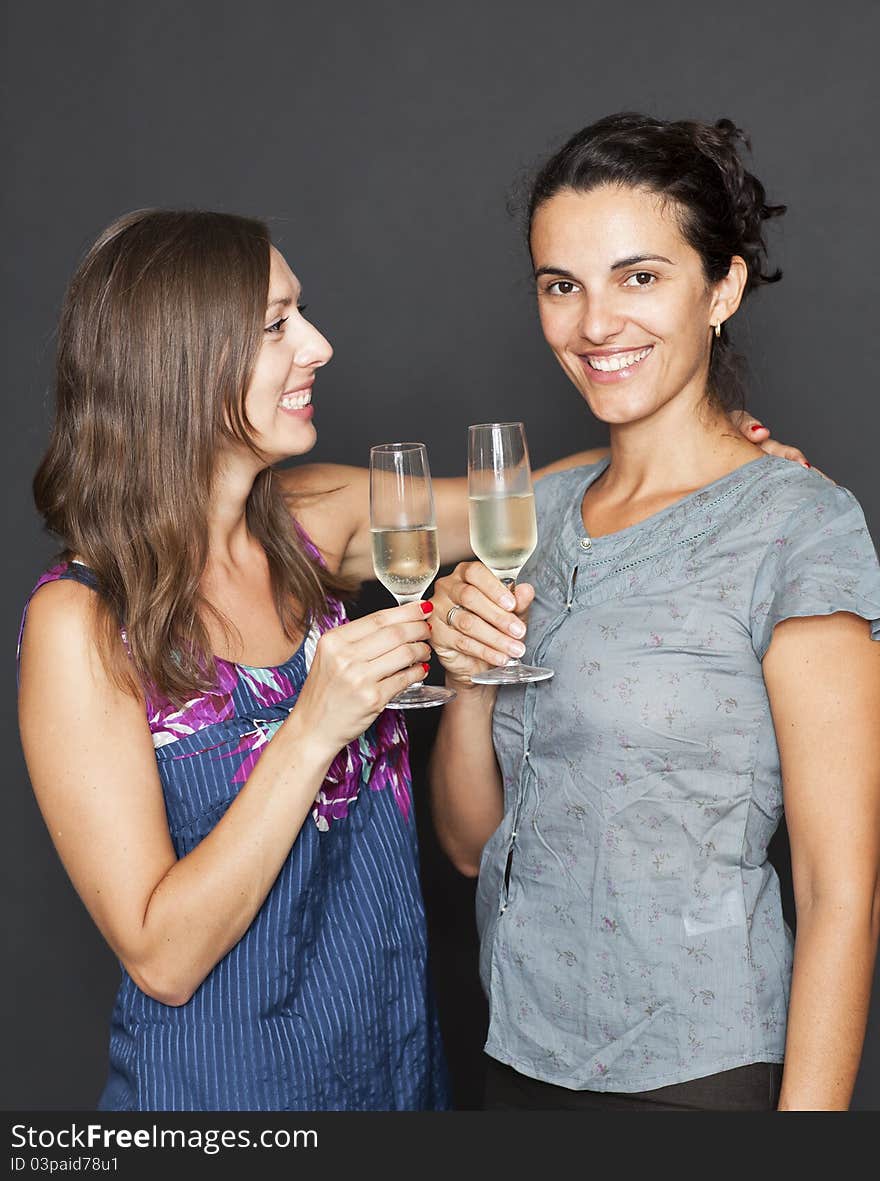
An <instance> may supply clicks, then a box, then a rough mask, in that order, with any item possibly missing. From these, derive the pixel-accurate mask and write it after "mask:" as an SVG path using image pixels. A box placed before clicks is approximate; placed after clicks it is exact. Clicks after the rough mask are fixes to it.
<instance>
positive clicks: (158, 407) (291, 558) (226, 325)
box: [34, 209, 351, 704]
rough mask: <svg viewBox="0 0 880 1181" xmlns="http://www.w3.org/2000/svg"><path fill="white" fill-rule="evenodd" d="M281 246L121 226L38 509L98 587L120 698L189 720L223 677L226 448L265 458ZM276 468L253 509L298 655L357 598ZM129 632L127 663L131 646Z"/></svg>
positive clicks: (105, 258) (70, 364) (62, 386)
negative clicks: (219, 489)
mask: <svg viewBox="0 0 880 1181" xmlns="http://www.w3.org/2000/svg"><path fill="white" fill-rule="evenodd" d="M270 244H271V243H270V238H269V231H268V229H267V228H266V226H265V225H263V224H262V223H261V222H259V221H253V220H250V219H248V218H243V217H236V216H233V215H231V214H225V213H210V212H204V211H175V210H165V209H146V210H139V211H137V212H135V213H129V214H127V215H126V216H124V217H121V218H119V220H117V221H115V222H114V223H113V224H112V225H110V226H108V227H107V229H106V230H104V232H103V233H102V234H101V236H100V237H99V238H98V240H97V242H95V244H94V246H92V248H91V250H89V252H88V254H87V255H86V257H85V259H84V260H83V262H82V264H81V265H80V267H79V269H78V270H77V272H76V274H75V275H74V277H73V280H72V281H71V284H70V287H69V289H68V292H67V296H66V299H65V302H64V308H63V311H62V315H61V322H60V326H59V332H58V349H57V361H56V376H55V398H56V405H55V420H54V425H53V428H52V433H51V438H50V442H49V447H48V450H47V452H46V455H45V456H44V458H43V460H42V462H41V464H40V466H39V468H38V470H37V473H36V476H35V477H34V500H35V502H36V506H37V510H38V511H39V512H40V514H41V515H42V517H43V519H44V521H45V523H46V526H47V528H48V529H49V530H50V531H51V532H52V533H54V534H55V535H56V536H57V537H58V538H59V539H60V540H61V542H62V545H63V550H62V554H61V557H62V559H67V560H69V559H70V558H72V557H73V556H74V555H76V556H78V557H79V558H80V559H81V560H82V561H83V562H85V564H86V565H87V566H89V567H90V568H91V570H92V571H93V572H94V574H95V575H96V577H97V582H98V590H99V595H98V597H97V612H98V615H97V619H96V625H97V626H96V638H97V642H98V647H99V651H100V653H101V656H102V659H103V661H104V665H105V667H106V668H107V670H108V672H109V673H110V675H111V676H112V677H113V679H114V680H115V681H116V683H117V684H119V685H122V686H124V687H126V688H128V689H129V690H131V691H137V690H140V691H141V692H144V693H145V694H148V695H161V696H164V697H166V698H168V699H169V700H171V701H172V702H175V703H177V704H181V703H182V702H184V701H186V700H187V699H188V698H191V697H192V696H194V695H195V694H196V693H200V692H205V691H207V690H208V689H209V688H210V687H211V685H212V683H213V682H214V679H215V676H216V669H215V666H214V659H213V657H212V655H211V653H210V649H209V641H208V633H207V630H206V628H205V625H204V623H203V617H204V614H205V612H210V613H211V614H212V615H213V616H214V617H215V618H216V619H218V620H220V622H221V623H222V624H223V626H224V627H225V628H226V629H227V630H228V631H229V630H234V629H232V627H231V624H230V623H229V622H228V621H227V620H225V619H224V618H223V616H222V615H221V614H220V612H219V611H218V610H217V609H216V608H214V607H213V606H212V605H211V604H210V603H209V602H207V600H206V599H205V598H204V597H203V596H202V594H201V591H200V582H201V579H202V575H203V573H204V570H205V564H206V561H207V557H208V526H207V516H208V505H209V498H210V494H211V486H212V479H213V475H214V469H215V463H216V458H217V454H218V449H219V447H220V445H221V444H222V442H223V441H224V440H230V439H235V440H238V441H240V442H243V443H245V444H246V445H248V446H249V447H251V449H252V450H254V451H255V453H256V454H259V452H258V451H257V448H256V446H255V444H254V440H253V427H252V425H251V423H250V422H249V421H248V418H247V415H246V413H245V405H244V401H245V394H246V391H247V388H248V385H249V382H250V378H251V374H252V372H253V367H254V363H255V360H256V356H257V353H258V350H259V348H260V342H261V339H262V332H263V327H264V317H265V313H266V301H267V297H268V286H269V266H270V253H269V251H270ZM290 508H291V506H290V504H289V498H287V497H285V495H284V493H283V491H282V489H281V487H280V484H279V481H278V478H277V476H276V475H275V474H274V473H273V471H272V469H271V468H268V467H267V468H266V469H265V470H263V471H262V472H261V473H260V474H259V475H258V476H257V478H256V480H255V482H254V486H253V488H252V490H251V493H250V495H249V497H248V500H247V509H246V518H247V525H248V528H249V530H250V532H251V534H252V535H253V536H254V537H255V538H256V539H257V540H258V541H259V542H260V544H261V545H262V547H263V549H264V550H265V553H266V557H267V559H268V564H269V570H270V574H271V579H272V589H273V593H274V598H275V604H276V607H277V610H278V614H279V618H280V619H281V621H282V625H283V627H284V632H285V634H286V635H287V636H288V638H290V639H291V640H292V639H293V637H294V636H295V635H296V633H297V632H298V631H300V630H301V629H302V628H304V627H305V626H306V625H307V623H308V621H309V619H310V618H311V617H312V616H315V615H320V614H321V613H322V612H323V611H324V610H325V606H326V600H327V597H328V596H329V595H334V596H339V595H345V594H347V593H350V591H351V586H350V584H348V583H346V582H345V581H344V580H343V579H342V578H340V577H337V576H335V575H333V574H331V573H330V572H329V571H328V570H326V569H325V568H324V567H322V566H321V565H320V564H319V563H318V562H316V561H314V560H312V558H311V557H310V556H309V554H308V553H307V552H306V550H305V548H304V545H303V542H302V540H301V538H300V536H299V534H298V531H297V529H296V528H295V526H294V525H293V524H292V520H291V515H290ZM121 627H124V628H125V633H126V640H127V645H126V646H127V656H126V654H125V649H123V647H122V645H121V644H120V642H119V632H120V628H121Z"/></svg>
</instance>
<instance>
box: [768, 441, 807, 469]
mask: <svg viewBox="0 0 880 1181" xmlns="http://www.w3.org/2000/svg"><path fill="white" fill-rule="evenodd" d="M761 450H762V451H766V452H767V454H768V455H778V456H779V457H780V458H781V459H791V460H793V461H794V462H795V463H799V464H802V465H803V466H804V467H809V466H810V463H809V461H808V460H807V457H806V455H804V453H803V451H801V450H800V449H799V448H798V447H789V446H788V445H787V444H786V443H777V442H776V440H775V439H767V440H765V442H763V443H762V444H761Z"/></svg>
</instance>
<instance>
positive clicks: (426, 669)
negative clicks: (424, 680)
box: [422, 664, 431, 673]
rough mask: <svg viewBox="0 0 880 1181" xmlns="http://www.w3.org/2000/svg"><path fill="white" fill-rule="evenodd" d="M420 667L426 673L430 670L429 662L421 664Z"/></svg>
mask: <svg viewBox="0 0 880 1181" xmlns="http://www.w3.org/2000/svg"><path fill="white" fill-rule="evenodd" d="M422 668H423V669H424V670H425V672H426V673H429V672H430V671H431V666H430V664H423V665H422Z"/></svg>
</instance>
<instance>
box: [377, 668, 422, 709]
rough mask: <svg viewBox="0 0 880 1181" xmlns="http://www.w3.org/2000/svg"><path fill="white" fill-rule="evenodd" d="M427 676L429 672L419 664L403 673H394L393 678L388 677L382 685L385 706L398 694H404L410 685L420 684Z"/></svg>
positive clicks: (404, 670)
mask: <svg viewBox="0 0 880 1181" xmlns="http://www.w3.org/2000/svg"><path fill="white" fill-rule="evenodd" d="M427 675H428V674H427V671H426V670H425V669H424V668H423V667H422V665H421V664H418V665H415V666H414V667H410V668H405V669H403V670H402V671H401V672H398V673H394V675H393V676H390V677H386V678H385V680H384V681H382V682H381V684H380V689H381V691H382V696H383V698H384V700H385V705H387V704H388V702H389V701H390V700H391V698H392V697H396V696H397V694H398V693H402V692H403V691H404V689H408V688H409V687H410V685H418V684H420V683H421V682H422V681H423V680H424V679H425V677H426V676H427Z"/></svg>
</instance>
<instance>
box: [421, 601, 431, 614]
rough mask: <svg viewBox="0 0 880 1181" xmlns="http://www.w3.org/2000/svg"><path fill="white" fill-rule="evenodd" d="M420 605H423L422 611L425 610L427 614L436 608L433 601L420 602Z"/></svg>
mask: <svg viewBox="0 0 880 1181" xmlns="http://www.w3.org/2000/svg"><path fill="white" fill-rule="evenodd" d="M419 606H420V607H421V609H422V611H424V613H425V615H430V614H431V612H432V611H433V610H434V604H433V603H419Z"/></svg>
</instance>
